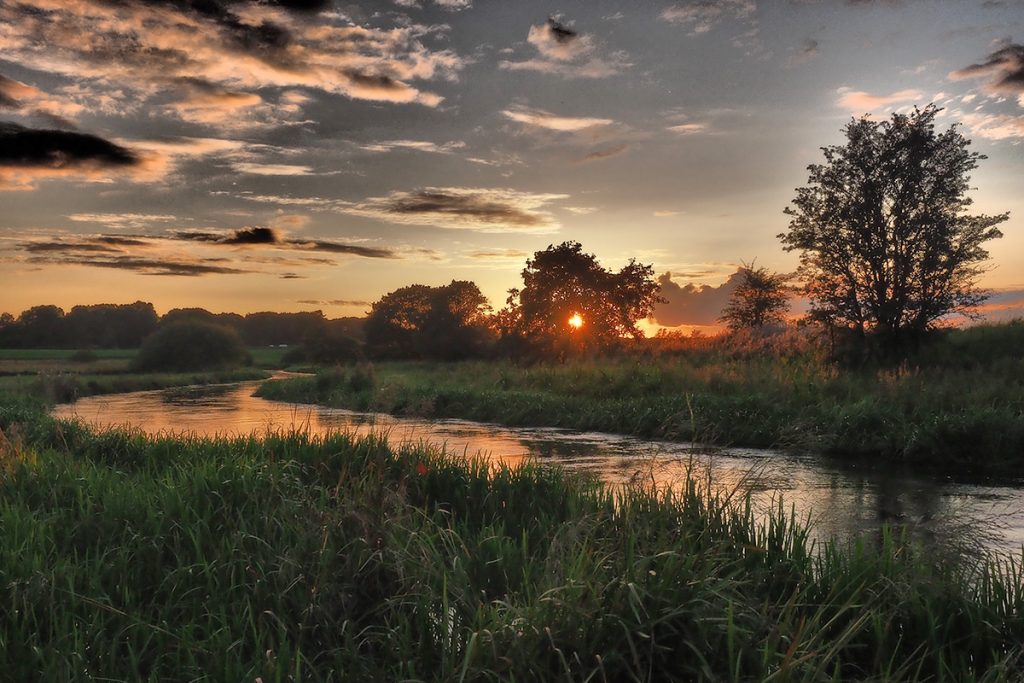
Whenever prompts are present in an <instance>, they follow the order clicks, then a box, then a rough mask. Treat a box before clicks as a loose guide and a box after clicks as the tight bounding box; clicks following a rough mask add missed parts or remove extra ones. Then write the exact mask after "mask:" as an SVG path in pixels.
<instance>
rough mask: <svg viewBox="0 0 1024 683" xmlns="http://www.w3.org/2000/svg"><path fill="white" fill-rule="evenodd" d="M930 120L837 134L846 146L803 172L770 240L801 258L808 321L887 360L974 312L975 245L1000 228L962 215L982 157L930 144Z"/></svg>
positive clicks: (953, 144)
mask: <svg viewBox="0 0 1024 683" xmlns="http://www.w3.org/2000/svg"><path fill="white" fill-rule="evenodd" d="M939 111H940V110H939V109H937V108H936V107H935V106H934V105H929V106H927V107H926V108H924V109H917V108H915V109H914V112H913V113H911V114H893V115H892V118H891V119H889V120H887V121H873V120H871V119H870V118H868V117H867V116H865V117H863V118H861V119H855V120H853V121H851V122H850V123H849V124H847V126H846V128H845V129H844V133H845V134H846V138H847V142H846V144H844V145H837V146H830V147H824V148H822V149H823V151H824V153H825V163H824V164H813V165H811V166H809V167H808V170H809V171H810V177H809V179H808V183H809V184H808V185H807V186H806V187H801V188H799V189H797V195H796V198H795V199H794V200H793V207H787V208H786V213H787V214H788V215H790V216H792V220H791V221H790V224H789V231H788V232H786V233H783V234H781V235H779V237H780V239H781V240H782V242H783V244H784V245H785V248H786V250H787V251H793V250H796V251H799V252H800V270H799V274H800V275H801V276H802V278H803V280H804V282H805V287H804V292H805V294H806V295H807V296H808V297H809V298H810V300H811V316H812V317H813V318H815V319H818V320H820V321H824V322H826V323H827V324H829V325H834V326H838V327H844V328H848V329H850V330H853V331H854V332H855V333H856V334H857V335H859V336H864V335H865V334H868V333H873V334H874V336H875V337H876V338H878V339H879V341H880V342H881V346H882V347H883V348H884V349H886V350H889V351H893V350H896V349H899V348H900V347H901V346H903V345H904V344H905V343H906V342H907V341H910V340H912V339H915V338H916V337H917V336H918V335H919V334H920V333H921V332H923V331H925V330H927V329H928V328H929V327H931V326H932V325H933V324H934V322H935V321H936V320H938V319H940V318H942V317H943V316H946V315H948V314H950V313H953V312H969V309H970V308H971V307H973V306H976V305H977V304H979V303H980V302H981V301H983V300H984V298H985V297H984V294H983V293H982V292H980V291H979V290H978V289H977V286H976V280H977V277H978V276H979V274H980V273H981V272H982V270H983V269H982V267H981V266H980V264H981V263H982V262H983V261H984V260H985V259H987V258H988V252H987V251H985V249H983V248H982V244H983V243H984V242H985V241H987V240H990V239H994V238H997V237H1001V236H1002V233H1000V232H999V230H998V229H997V228H996V227H995V226H996V225H998V224H999V223H1001V222H1003V221H1004V220H1006V219H1007V214H1000V215H997V216H985V215H977V216H972V215H968V214H967V213H966V211H967V208H968V207H969V206H970V205H971V199H970V198H969V197H968V196H967V192H968V190H969V180H970V176H969V175H968V174H969V172H970V171H971V170H973V169H975V168H977V166H978V161H979V160H981V159H984V158H985V157H984V156H983V155H981V154H978V153H975V152H969V151H967V147H968V145H969V144H970V142H969V141H968V140H967V139H966V138H965V137H964V136H963V135H961V134H960V133H959V132H958V130H957V127H956V126H955V125H954V126H952V127H950V128H949V129H948V130H946V131H945V132H942V133H936V131H935V117H936V115H937V114H938V112H939Z"/></svg>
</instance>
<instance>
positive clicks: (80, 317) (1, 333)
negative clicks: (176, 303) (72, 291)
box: [0, 301, 157, 349]
mask: <svg viewBox="0 0 1024 683" xmlns="http://www.w3.org/2000/svg"><path fill="white" fill-rule="evenodd" d="M156 326H157V314H156V311H155V310H154V309H153V305H152V304H149V303H145V302H142V301H136V302H135V303H133V304H124V305H117V304H96V305H92V306H75V307H74V308H72V309H71V312H70V313H67V314H65V313H64V310H63V309H61V308H59V307H57V306H34V307H32V308H30V309H28V310H26V311H23V312H22V313H21V315H19V316H18V318H17V319H15V318H14V317H13V316H10V315H6V314H5V315H4V317H3V318H2V319H0V346H2V347H8V348H11V347H14V348H42V347H49V348H57V347H68V346H73V347H74V346H77V347H79V348H119V349H125V348H138V346H139V344H141V343H142V340H143V339H144V338H145V337H146V336H148V335H149V334H151V333H152V332H153V330H155V329H156Z"/></svg>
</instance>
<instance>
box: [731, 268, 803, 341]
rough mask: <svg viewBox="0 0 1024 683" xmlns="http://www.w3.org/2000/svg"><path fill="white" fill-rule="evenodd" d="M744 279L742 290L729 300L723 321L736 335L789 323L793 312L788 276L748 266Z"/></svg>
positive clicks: (738, 289) (743, 269)
mask: <svg viewBox="0 0 1024 683" xmlns="http://www.w3.org/2000/svg"><path fill="white" fill-rule="evenodd" d="M740 275H741V278H742V279H741V280H740V284H739V287H737V288H736V289H735V290H733V293H732V294H731V295H730V296H729V303H727V304H726V306H725V309H724V310H723V311H722V317H721V318H719V321H721V322H723V323H725V324H726V325H728V327H729V329H730V330H733V331H736V330H743V329H759V328H763V327H764V326H765V325H770V324H773V323H776V324H777V323H782V322H785V319H786V311H788V310H789V293H788V291H787V287H786V279H787V278H786V276H785V275H780V274H778V273H773V272H771V271H770V270H768V269H767V268H764V267H761V268H757V267H755V265H754V263H750V264H746V263H744V264H743V266H742V267H741V268H740Z"/></svg>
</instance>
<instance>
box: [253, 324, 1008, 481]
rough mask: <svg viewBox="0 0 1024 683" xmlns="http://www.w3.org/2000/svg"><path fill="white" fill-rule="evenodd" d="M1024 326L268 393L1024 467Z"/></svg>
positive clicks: (298, 383) (989, 470)
mask: <svg viewBox="0 0 1024 683" xmlns="http://www.w3.org/2000/svg"><path fill="white" fill-rule="evenodd" d="M1021 330H1024V325H1005V326H999V327H994V328H993V327H990V328H976V329H971V330H964V331H960V332H958V333H954V334H953V335H951V336H949V337H948V338H947V339H946V340H944V341H943V342H942V343H940V344H937V345H935V346H932V347H930V348H928V349H926V350H925V352H923V353H922V355H921V357H920V358H919V359H918V364H916V365H905V366H903V367H901V368H896V369H872V370H857V371H854V370H846V371H842V370H839V369H837V368H836V367H835V366H833V365H831V364H828V363H826V362H824V361H823V360H821V358H820V357H819V356H817V355H815V354H813V353H809V352H799V351H798V352H793V353H786V352H778V351H775V352H770V353H762V352H752V353H748V352H737V351H734V350H730V349H729V348H727V347H724V348H712V349H711V350H710V351H701V352H690V353H681V354H678V355H665V356H661V357H654V358H652V357H643V356H631V357H620V358H609V359H601V360H590V361H576V362H570V363H566V364H553V365H535V366H529V367H520V366H516V365H513V364H511V363H507V362H470V363H460V364H437V363H413V362H407V363H380V364H376V365H374V366H373V367H372V368H371V369H366V368H363V369H348V370H340V369H333V370H331V369H328V370H325V371H322V372H321V374H320V375H319V376H318V377H317V378H315V379H311V378H304V379H292V380H285V381H280V382H272V383H268V384H266V385H264V386H263V387H262V388H261V389H260V391H259V395H261V396H263V397H266V398H271V399H277V400H285V401H294V402H305V403H323V404H328V405H334V406H342V407H346V408H353V409H357V410H370V411H380V412H388V413H395V414H406V415H421V416H426V417H461V418H467V419H474V420H482V421H493V422H500V423H503V424H508V425H519V426H553V427H569V428H575V429H585V430H600V431H608V432H617V433H623V434H632V435H637V436H646V437H663V438H669V439H678V440H699V441H705V442H711V443H717V444H721V445H733V446H750V447H774V448H786V449H794V450H802V451H809V452H818V453H825V454H829V455H832V456H836V457H839V458H845V459H849V460H856V461H863V460H870V459H873V458H884V459H886V460H889V461H901V462H905V463H908V464H912V465H914V466H915V467H926V468H930V469H934V470H941V471H946V472H956V473H958V474H961V475H967V476H972V475H993V474H999V475H1011V476H1019V473H1020V472H1021V471H1022V470H1021V468H1022V467H1024V345H1018V344H1017V343H1016V338H1017V337H1018V336H1020V335H1019V334H1018V333H1019V332H1020V331H1021ZM976 347H979V348H983V351H980V352H978V351H976V350H975V348H976Z"/></svg>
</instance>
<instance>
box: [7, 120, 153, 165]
mask: <svg viewBox="0 0 1024 683" xmlns="http://www.w3.org/2000/svg"><path fill="white" fill-rule="evenodd" d="M138 163H139V157H138V156H137V155H136V154H135V153H134V152H132V151H131V150H129V149H127V148H125V147H121V146H120V145H116V144H114V143H113V142H110V141H109V140H104V139H103V138H101V137H98V136H96V135H90V134H88V133H76V132H72V131H66V130H49V129H38V128H26V127H24V126H19V125H18V124H16V123H0V166H16V167H43V168H52V169H60V168H66V167H69V166H79V165H89V166H102V167H119V166H120V167H124V166H134V165H136V164H138Z"/></svg>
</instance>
